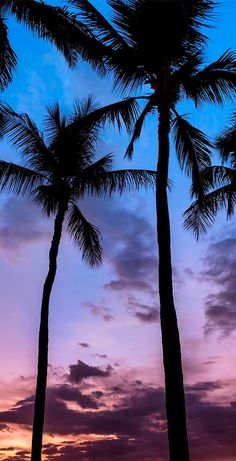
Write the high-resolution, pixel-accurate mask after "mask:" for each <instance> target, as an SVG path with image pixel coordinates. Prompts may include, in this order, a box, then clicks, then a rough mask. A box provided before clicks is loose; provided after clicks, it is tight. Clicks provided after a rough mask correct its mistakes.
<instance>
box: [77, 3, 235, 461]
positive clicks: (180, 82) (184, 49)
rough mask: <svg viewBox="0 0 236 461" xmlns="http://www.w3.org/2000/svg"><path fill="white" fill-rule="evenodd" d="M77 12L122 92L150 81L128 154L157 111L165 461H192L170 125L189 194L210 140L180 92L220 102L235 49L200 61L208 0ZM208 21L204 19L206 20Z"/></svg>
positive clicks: (227, 91) (229, 87) (200, 185)
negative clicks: (175, 264)
mask: <svg viewBox="0 0 236 461" xmlns="http://www.w3.org/2000/svg"><path fill="white" fill-rule="evenodd" d="M69 3H70V4H72V5H73V6H75V7H76V8H77V9H78V11H79V18H80V20H81V21H82V22H83V23H84V24H85V26H86V27H87V28H88V29H89V30H90V31H91V33H93V35H94V36H95V37H96V38H97V41H98V43H100V44H101V45H102V46H103V47H104V48H103V49H104V64H105V67H106V69H107V70H108V71H111V72H112V73H113V74H114V84H115V87H116V88H117V89H118V90H119V91H122V92H130V91H133V90H137V89H139V90H140V89H141V88H142V86H143V84H147V83H149V84H150V85H151V88H152V90H153V91H152V94H150V95H148V96H145V97H144V100H146V104H145V106H144V109H143V111H142V113H141V115H140V116H139V118H138V119H137V121H136V123H135V126H134V130H133V135H132V138H131V142H130V144H129V146H128V149H127V156H129V157H132V154H133V150H134V143H135V141H136V140H137V139H138V138H139V137H140V135H141V132H142V127H143V123H144V121H145V119H146V117H147V116H148V115H149V114H152V113H153V112H157V114H158V119H159V124H158V156H157V179H156V213H157V237H158V238H157V240H158V249H159V295H160V320H161V322H160V323H161V331H162V345H163V362H164V371H165V388H166V414H167V424H168V437H169V452H170V461H189V459H190V458H189V449H188V437H187V429H186V411H185V399H184V386H183V372H182V363H181V348H180V340H179V331H178V323H177V317H176V310H175V303H174V293H173V281H172V262H171V233H170V219H169V208H168V195H167V187H168V172H169V156H170V139H169V138H170V131H171V129H173V132H174V135H175V146H176V152H177V156H178V160H179V163H180V167H181V168H182V169H183V170H184V171H185V172H186V173H187V174H188V175H189V176H190V177H191V179H192V195H193V196H196V197H197V198H200V197H202V196H203V195H204V193H205V192H206V187H207V186H206V184H205V182H204V181H203V180H202V171H203V170H204V169H205V168H206V167H209V166H210V150H211V143H210V141H209V139H208V138H207V136H205V135H204V134H203V133H202V132H201V131H200V130H198V129H197V128H195V127H194V126H192V125H191V123H190V122H189V121H188V120H187V118H186V116H181V115H180V114H179V112H178V111H177V104H178V103H180V102H181V101H182V100H183V99H184V98H188V99H191V100H192V101H193V102H194V104H195V106H198V105H199V104H200V103H202V102H214V103H223V102H224V100H225V99H226V98H228V97H230V96H231V95H233V94H234V93H235V91H236V54H235V53H234V52H232V51H230V50H228V51H226V52H225V53H224V54H223V55H222V56H221V57H219V59H217V60H216V61H215V62H213V63H212V64H209V65H204V51H205V45H206V43H207V37H206V36H205V35H204V33H203V27H205V26H206V27H209V20H210V19H213V18H214V16H213V7H214V6H215V4H216V3H215V1H213V0H177V1H176V0H158V1H155V0H107V3H108V4H109V5H110V6H111V9H112V22H109V21H108V20H106V18H104V17H103V16H102V14H101V13H100V12H99V11H98V10H97V9H96V8H95V7H94V6H93V5H92V3H91V2H90V1H89V0H69ZM207 21H208V22H207Z"/></svg>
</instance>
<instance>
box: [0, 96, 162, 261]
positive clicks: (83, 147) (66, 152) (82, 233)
mask: <svg viewBox="0 0 236 461" xmlns="http://www.w3.org/2000/svg"><path fill="white" fill-rule="evenodd" d="M136 113H137V103H136V102H135V100H133V99H130V100H125V101H124V102H121V103H115V104H112V105H110V106H107V107H106V108H102V109H97V108H96V107H95V105H94V101H93V98H92V97H89V98H88V99H86V100H85V101H82V102H81V103H79V102H77V103H76V105H75V110H74V112H73V114H71V115H70V116H69V117H64V116H62V115H61V112H60V108H59V105H58V104H56V105H55V106H54V107H52V108H48V115H47V117H46V120H45V133H46V136H45V137H44V136H43V134H42V133H41V132H40V131H39V130H38V128H37V126H36V125H35V123H34V122H33V121H32V120H31V119H30V117H29V116H28V115H26V114H23V115H19V114H16V113H15V112H14V111H13V110H12V109H11V108H10V107H9V106H7V105H6V104H3V103H2V104H1V106H0V124H1V128H0V132H1V134H2V135H6V136H7V137H8V139H9V141H10V142H11V144H12V145H13V146H14V147H16V148H17V149H18V150H19V151H20V153H21V156H22V158H23V160H24V166H22V165H16V164H13V163H8V162H5V161H1V162H0V182H1V188H2V190H5V189H6V190H8V191H13V192H16V193H17V194H18V193H21V194H22V193H23V194H29V195H32V197H33V199H34V201H35V202H36V203H38V204H40V205H41V206H42V208H43V211H44V212H45V213H46V214H47V215H48V216H50V215H51V214H53V213H55V212H56V211H57V209H58V206H59V204H60V202H66V203H67V204H68V210H67V226H68V231H69V233H70V234H71V235H72V236H73V238H74V239H75V241H76V243H77V244H78V245H79V247H80V249H81V250H82V256H83V258H84V259H85V260H86V261H87V262H89V263H90V264H92V265H96V264H99V263H100V262H101V248H100V244H99V232H98V230H97V229H96V227H94V226H92V225H91V224H90V223H89V222H88V221H86V219H85V217H84V216H83V215H82V213H81V211H80V209H79V207H78V204H77V200H78V199H82V198H83V197H84V196H86V195H88V194H97V195H99V194H100V195H102V194H104V193H107V192H108V193H112V192H114V191H118V192H120V193H122V192H123V191H124V190H125V189H127V188H131V187H132V186H136V187H140V186H141V185H148V184H149V183H152V182H153V178H154V176H155V175H154V173H152V172H150V174H149V173H148V172H145V171H143V170H120V171H112V170H111V169H112V165H113V158H112V155H110V154H109V155H106V156H105V157H103V158H101V159H99V160H97V161H96V162H94V156H95V150H96V145H97V142H98V140H99V134H100V132H101V129H102V127H103V126H104V123H105V122H106V121H107V122H113V123H115V122H117V123H118V125H119V126H121V123H122V121H125V123H126V124H127V126H129V125H130V124H131V123H132V120H133V119H134V117H135V116H136ZM86 236H87V237H86Z"/></svg>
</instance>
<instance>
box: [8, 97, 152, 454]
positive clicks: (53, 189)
mask: <svg viewBox="0 0 236 461" xmlns="http://www.w3.org/2000/svg"><path fill="white" fill-rule="evenodd" d="M136 112H137V103H136V101H135V100H134V99H126V100H124V101H122V102H119V103H114V104H112V105H110V106H106V107H103V108H97V109H96V108H95V106H94V102H93V98H92V97H88V98H87V99H86V100H84V101H82V102H81V103H79V102H77V103H76V106H75V110H74V112H73V114H71V116H69V117H63V116H62V115H61V112H60V108H59V105H58V104H56V105H55V106H54V107H52V108H48V115H47V118H46V122H45V133H46V136H45V138H44V137H43V135H42V134H41V133H40V131H39V130H38V128H37V126H36V125H35V123H34V122H33V121H32V120H31V119H30V118H29V117H28V115H19V114H17V113H15V112H14V111H13V110H12V109H11V108H10V107H9V106H7V105H5V104H1V105H0V120H1V128H0V133H1V135H3V136H4V135H6V136H7V137H8V139H9V141H10V143H11V144H12V146H13V147H15V148H17V149H18V150H19V151H20V153H21V156H22V159H23V160H24V165H17V164H14V163H9V162H5V161H0V186H1V189H2V190H6V191H9V192H15V193H16V194H27V195H29V196H30V197H31V198H32V199H33V200H34V202H36V203H37V204H38V205H40V206H41V208H42V210H43V212H44V213H45V214H46V215H47V216H51V215H54V216H55V220H54V232H53V238H52V241H51V246H50V251H49V269H48V273H47V277H46V280H45V283H44V287H43V296H42V305H41V322H40V331H39V345H38V375H37V385H36V395H35V408H34V421H33V435H32V453H31V459H32V461H41V450H42V435H43V424H44V408H45V397H46V381H47V365H48V314H49V301H50V296H51V290H52V286H53V282H54V279H55V275H56V269H57V255H58V249H59V244H60V240H61V234H62V228H63V223H64V221H66V224H67V230H68V232H69V234H70V235H71V237H73V239H74V241H75V243H76V244H77V245H78V247H79V249H80V250H81V252H82V259H84V260H85V262H87V263H88V264H89V265H90V266H92V267H93V266H98V265H100V263H101V260H102V249H101V245H100V233H99V230H98V229H97V228H96V227H95V226H94V225H93V224H91V223H90V222H89V221H87V219H86V218H85V216H84V215H83V214H82V212H81V210H80V208H79V206H78V202H79V200H80V199H83V197H85V196H87V195H99V196H101V195H103V194H106V193H108V194H112V193H113V192H116V191H117V192H119V193H123V191H125V190H127V189H128V190H129V189H131V188H132V187H136V188H139V187H141V186H148V185H149V184H154V182H155V172H150V171H143V170H114V171H113V170H112V165H113V159H112V156H111V155H106V156H105V157H102V158H101V159H99V160H97V161H95V162H94V156H95V150H96V144H97V142H98V140H99V135H100V132H101V130H102V128H103V127H104V124H105V123H106V122H108V123H113V124H114V123H116V124H117V125H118V127H119V128H121V126H122V123H123V122H124V123H125V125H126V127H127V128H128V129H130V127H131V125H132V123H133V120H134V118H135V117H136Z"/></svg>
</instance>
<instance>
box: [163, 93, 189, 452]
mask: <svg viewBox="0 0 236 461" xmlns="http://www.w3.org/2000/svg"><path fill="white" fill-rule="evenodd" d="M163 89H165V85H164V86H163ZM163 93H164V94H165V91H164V92H163ZM169 131H170V109H169V103H168V99H167V98H165V97H163V100H162V101H161V103H160V104H159V128H158V136H159V153H158V163H157V187H156V209H157V236H158V250H159V294H160V320H161V333H162V347H163V363H164V372H165V390H166V415H167V426H168V439H169V456H170V461H189V449H188V437H187V428H186V412H185V398H184V385H183V372H182V363H181V349H180V339H179V331H178V323H177V317H176V311H175V305H174V297H173V285H172V265H171V237H170V221H169V210H168V198H167V186H168V166H169Z"/></svg>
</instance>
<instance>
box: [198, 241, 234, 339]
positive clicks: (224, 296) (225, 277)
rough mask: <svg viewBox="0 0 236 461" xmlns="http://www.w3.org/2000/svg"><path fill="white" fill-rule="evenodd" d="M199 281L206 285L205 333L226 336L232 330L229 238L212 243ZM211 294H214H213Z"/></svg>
mask: <svg viewBox="0 0 236 461" xmlns="http://www.w3.org/2000/svg"><path fill="white" fill-rule="evenodd" d="M201 275H202V277H203V278H204V280H205V281H207V282H209V283H210V286H211V293H210V294H209V295H208V296H207V298H206V303H205V314H206V323H205V333H206V334H208V333H211V332H214V331H219V332H220V333H221V334H222V335H224V336H228V335H230V334H231V333H232V332H233V331H235V330H236V283H235V280H236V239H235V238H234V237H232V236H230V235H228V236H225V238H224V240H219V241H216V242H214V243H212V244H211V245H210V246H209V248H208V251H207V253H206V255H205V259H204V270H203V271H202V274H201ZM213 290H214V291H213Z"/></svg>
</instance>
